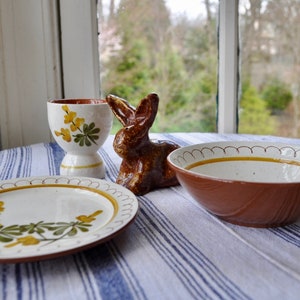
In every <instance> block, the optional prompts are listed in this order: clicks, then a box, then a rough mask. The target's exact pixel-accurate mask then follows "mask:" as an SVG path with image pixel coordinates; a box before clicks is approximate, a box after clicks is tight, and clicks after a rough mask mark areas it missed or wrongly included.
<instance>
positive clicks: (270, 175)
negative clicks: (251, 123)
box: [168, 142, 300, 227]
mask: <svg viewBox="0 0 300 300" xmlns="http://www.w3.org/2000/svg"><path fill="white" fill-rule="evenodd" d="M168 163H169V164H170V166H171V168H172V169H174V170H175V172H176V176H177V178H178V180H179V182H180V183H181V185H182V186H183V187H184V188H185V189H186V190H187V191H188V192H189V193H190V194H191V195H192V196H193V197H194V198H195V199H196V200H197V201H198V202H199V203H200V204H201V205H202V206H203V207H204V208H206V209H207V210H208V211H209V212H211V213H213V214H215V215H216V216H218V217H219V218H221V219H223V220H226V221H228V222H231V223H234V224H239V225H244V226H253V227H275V226H281V225H286V224H289V223H292V222H295V221H296V220H298V219H299V217H300V146H299V147H296V146H291V145H287V144H274V143H266V142H218V143H205V144H198V145H192V146H187V147H183V148H180V149H177V150H175V151H173V152H172V153H171V154H170V155H169V156H168Z"/></svg>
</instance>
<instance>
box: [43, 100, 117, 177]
mask: <svg viewBox="0 0 300 300" xmlns="http://www.w3.org/2000/svg"><path fill="white" fill-rule="evenodd" d="M47 111H48V122H49V128H50V130H51V133H52V135H53V137H54V139H55V141H56V142H57V143H58V145H59V146H60V147H61V148H62V149H63V150H64V151H65V152H66V155H65V156H64V158H63V160H62V162H61V165H60V175H71V176H85V177H94V178H104V176H105V165H104V162H103V160H102V158H101V156H100V154H99V151H98V150H99V149H100V147H101V146H102V145H103V144H104V142H105V141H106V139H107V137H108V135H109V133H110V130H111V127H112V120H113V116H112V112H111V110H110V108H109V106H108V104H107V103H106V101H105V100H102V99H55V100H48V102H47Z"/></svg>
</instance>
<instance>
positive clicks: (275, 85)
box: [239, 0, 300, 137]
mask: <svg viewBox="0 0 300 300" xmlns="http://www.w3.org/2000/svg"><path fill="white" fill-rule="evenodd" d="M239 14H240V36H241V83H242V85H241V87H242V88H241V90H242V93H241V99H240V124H239V132H240V133H256V134H274V135H281V136H289V137H298V136H299V133H300V132H299V126H300V122H299V109H300V106H299V105H300V103H299V83H300V82H299V80H300V76H299V66H300V65H299V59H300V56H299V53H300V49H299V48H300V44H299V39H300V30H299V28H300V2H299V1H298V0H240V6H239Z"/></svg>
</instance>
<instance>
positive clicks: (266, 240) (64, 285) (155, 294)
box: [0, 133, 300, 300]
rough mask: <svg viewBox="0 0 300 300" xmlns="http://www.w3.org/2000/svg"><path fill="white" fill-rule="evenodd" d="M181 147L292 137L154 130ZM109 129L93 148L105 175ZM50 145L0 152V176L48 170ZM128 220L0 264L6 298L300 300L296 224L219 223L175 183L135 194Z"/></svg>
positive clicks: (55, 157) (112, 169)
mask: <svg viewBox="0 0 300 300" xmlns="http://www.w3.org/2000/svg"><path fill="white" fill-rule="evenodd" d="M152 137H153V138H158V139H169V140H173V141H175V142H177V143H179V144H180V145H188V144H196V143H200V142H210V141H221V140H265V141H282V142H289V143H292V144H299V145H300V140H293V139H283V138H276V137H263V136H250V135H219V134H212V133H210V134H209V133H189V134H187V133H173V134H153V135H152ZM112 141H113V136H110V137H109V139H108V140H107V142H106V143H105V145H104V146H103V147H102V149H101V150H100V152H101V155H102V157H103V158H104V160H105V163H106V166H107V172H106V180H108V181H114V180H115V178H116V176H117V173H118V168H119V164H120V159H119V157H118V156H117V155H116V154H115V152H114V151H113V148H112ZM63 156H64V153H63V151H62V150H61V149H60V148H59V146H57V144H54V143H50V144H44V143H41V144H35V145H31V146H27V147H19V148H14V149H8V150H3V151H1V152H0V179H1V180H4V179H10V178H16V177H28V176H40V175H56V174H58V173H59V164H60V161H61V159H62V157H63ZM138 200H139V202H140V210H139V213H138V216H137V218H136V220H135V222H134V223H133V224H131V225H130V226H129V227H128V228H127V229H126V230H125V231H124V232H123V233H121V234H120V235H118V236H117V237H116V238H114V239H112V240H110V241H109V242H107V243H105V244H102V245H99V246H96V247H94V248H92V249H90V250H87V251H84V252H80V253H77V254H74V255H69V256H65V257H62V258H56V259H52V260H45V261H38V262H32V263H20V264H2V265H0V298H1V299H2V300H4V299H8V300H13V299H32V300H34V299H56V300H58V299H64V300H69V299H80V300H84V299H122V300H123V299H300V222H298V223H296V224H293V225H290V226H286V227H282V228H275V229H255V228H246V227H240V226H236V225H231V224H228V223H225V222H223V221H220V220H219V219H217V218H216V217H214V216H212V215H211V214H209V213H208V212H206V211H205V210H204V209H202V208H201V207H200V206H199V205H198V204H196V202H195V201H194V200H193V199H192V198H191V197H190V196H189V195H188V194H187V193H186V192H185V191H184V190H183V189H182V188H181V187H180V186H177V187H173V188H168V189H162V190H156V191H153V192H151V193H148V194H146V195H145V196H141V197H138Z"/></svg>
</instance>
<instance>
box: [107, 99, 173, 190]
mask: <svg viewBox="0 0 300 300" xmlns="http://www.w3.org/2000/svg"><path fill="white" fill-rule="evenodd" d="M158 101H159V99H158V96H157V95H156V94H150V95H148V96H147V97H146V98H144V99H142V100H141V102H140V104H139V105H138V107H137V108H136V109H135V108H133V107H132V106H130V105H129V103H128V102H127V101H125V100H124V99H121V98H118V97H115V96H112V95H109V96H108V97H107V102H108V104H109V105H110V107H111V108H112V111H113V112H114V114H115V116H116V117H117V118H118V119H119V120H120V122H121V123H122V124H123V126H124V128H122V129H121V130H120V131H119V132H118V133H117V134H116V136H115V139H114V145H113V146H114V150H115V151H116V153H117V154H118V155H119V156H120V157H121V158H122V159H123V160H122V163H121V166H120V171H119V175H118V178H117V180H116V182H117V183H118V184H121V185H123V186H125V187H126V188H128V189H129V190H131V191H132V192H133V193H134V194H136V195H144V194H146V193H147V192H149V191H151V190H153V189H155V188H162V187H168V186H172V185H177V184H178V181H177V179H176V176H175V173H174V172H173V171H172V170H171V169H170V167H169V166H168V163H167V156H168V154H169V153H171V152H172V151H173V150H175V149H177V148H178V147H179V146H178V145H177V144H175V143H172V142H169V141H151V140H150V139H149V129H150V127H151V126H152V124H153V121H154V119H155V116H156V113H157V109H158Z"/></svg>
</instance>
